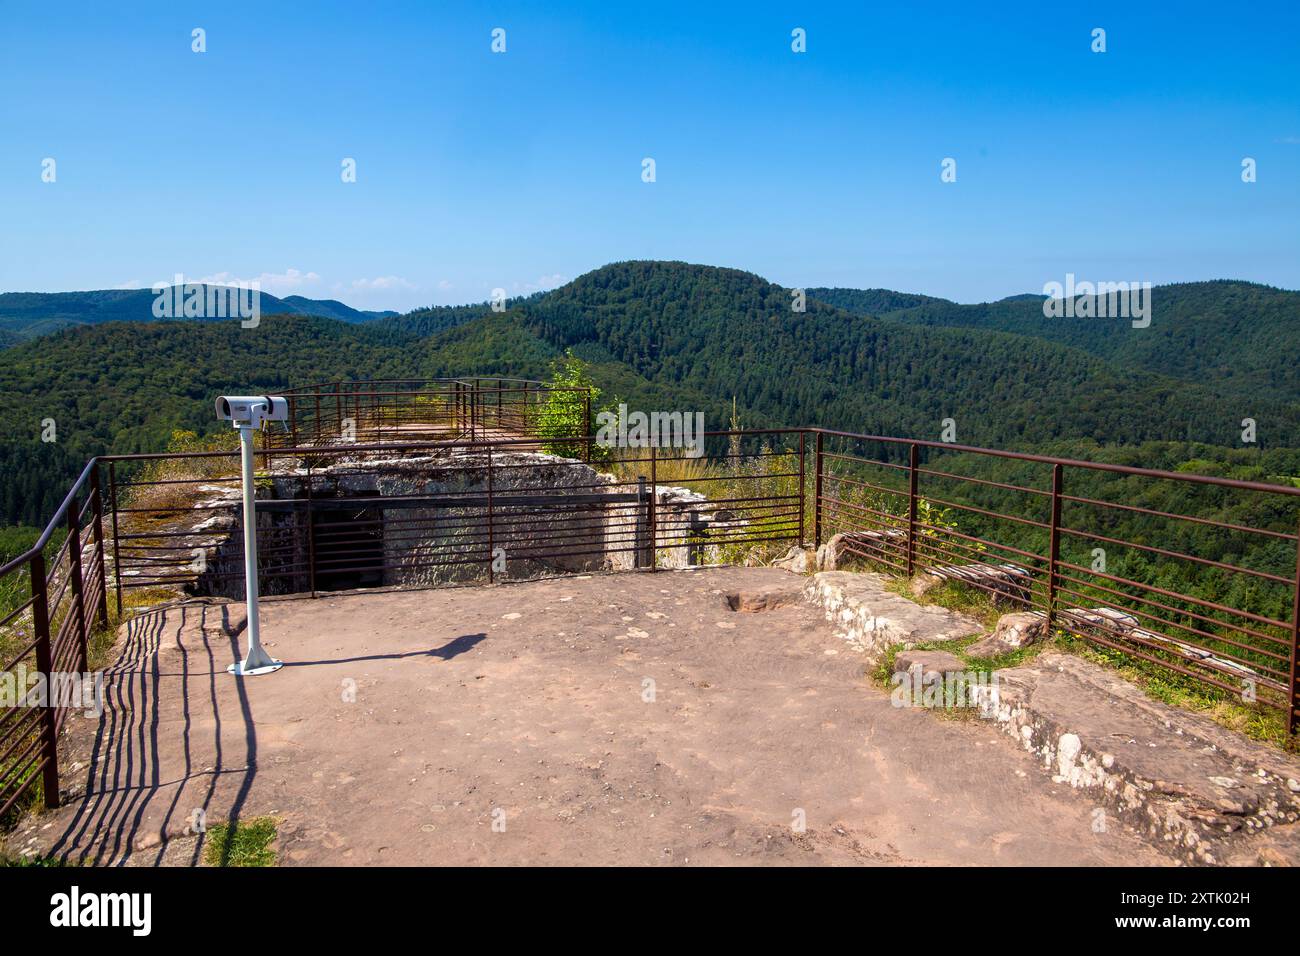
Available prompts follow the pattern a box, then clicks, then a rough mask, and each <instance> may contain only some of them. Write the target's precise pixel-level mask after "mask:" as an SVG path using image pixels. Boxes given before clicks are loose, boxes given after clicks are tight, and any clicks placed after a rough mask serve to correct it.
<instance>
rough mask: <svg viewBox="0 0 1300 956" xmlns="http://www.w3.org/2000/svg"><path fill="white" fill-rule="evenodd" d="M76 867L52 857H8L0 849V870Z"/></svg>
mask: <svg viewBox="0 0 1300 956" xmlns="http://www.w3.org/2000/svg"><path fill="white" fill-rule="evenodd" d="M77 865H78V864H76V863H69V862H68V861H67V860H60V859H59V858H58V857H54V856H10V855H9V854H8V853H6V852H5V851H4V850H3V849H0V869H3V868H4V867H7V866H12V867H26V868H28V869H55V868H58V867H65V866H77Z"/></svg>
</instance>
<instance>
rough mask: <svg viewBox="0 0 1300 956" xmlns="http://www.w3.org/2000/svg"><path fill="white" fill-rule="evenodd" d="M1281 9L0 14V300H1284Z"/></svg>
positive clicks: (97, 7)
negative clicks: (1133, 293)
mask: <svg viewBox="0 0 1300 956" xmlns="http://www.w3.org/2000/svg"><path fill="white" fill-rule="evenodd" d="M982 7H983V8H987V9H988V10H990V11H993V10H996V11H997V12H983V11H982V9H981V8H982ZM1298 11H1300V5H1298V4H1296V3H1295V2H1294V0H1292V2H1286V3H1261V4H1252V5H1242V4H1223V3H1215V4H1209V3H1205V4H1200V3H1196V4H1182V3H1166V4H1153V5H1150V6H1148V5H1146V4H1141V3H1121V4H1096V5H1094V4H1083V3H1070V4H1057V3H1053V2H1033V3H1023V4H1015V3H1002V4H994V3H988V4H981V5H965V4H954V5H948V4H945V3H935V2H928V3H908V2H904V3H889V4H871V3H854V4H844V5H809V4H793V3H791V4H784V5H765V4H761V3H745V4H735V5H734V6H726V5H714V4H707V3H699V2H695V3H689V4H672V3H663V2H660V0H654V2H649V3H627V4H624V3H614V2H601V3H590V4H574V3H569V4H565V3H562V2H561V3H555V4H541V3H538V4H528V5H522V4H509V3H501V4H489V5H484V6H483V7H482V8H480V7H478V6H476V5H469V4H450V5H447V4H433V3H382V2H380V3H370V2H348V3H311V4H307V3H303V4H301V5H299V8H298V9H297V10H296V11H291V9H290V8H289V5H282V4H271V3H258V4H253V3H248V4H245V3H232V2H222V3H211V4H203V3H198V4H191V3H178V2H171V3H157V4H151V3H131V4H126V5H118V4H108V3H102V2H95V3H70V4H59V5H57V6H55V7H47V6H39V5H34V4H30V3H24V4H19V3H13V2H7V0H5V2H0V24H2V26H0V224H2V226H0V291H60V290H72V289H89V288H108V287H115V286H125V285H140V286H148V285H151V284H152V283H154V282H157V281H162V280H167V279H170V278H171V277H172V276H173V275H174V274H176V273H178V272H179V273H183V274H184V275H186V276H187V277H189V278H204V277H211V276H221V275H224V276H227V277H231V278H245V279H247V278H256V277H259V276H265V279H264V280H263V288H265V289H266V290H267V291H271V292H274V293H277V294H290V293H293V292H298V293H300V294H304V295H309V296H314V297H337V298H340V299H343V300H344V301H346V302H349V303H351V304H354V305H358V306H361V307H369V308H401V309H405V308H410V307H414V306H418V305H424V304H429V303H435V302H436V303H452V302H465V301H481V300H483V299H484V298H486V297H487V295H488V294H489V290H490V289H492V288H493V287H495V286H501V287H504V288H506V289H508V290H509V291H510V292H511V293H516V292H527V291H531V290H533V289H535V288H538V287H546V286H549V285H553V284H555V283H557V282H560V281H563V280H567V279H570V278H573V277H574V276H577V275H580V274H582V273H583V272H586V271H588V270H590V269H593V268H596V267H598V266H600V265H602V264H604V263H606V262H610V261H614V260H619V259H629V258H663V259H684V260H687V261H691V262H701V263H709V264H714V265H726V266H734V267H738V268H743V269H747V270H750V271H753V272H757V273H758V274H760V275H763V276H765V277H767V278H769V279H771V280H773V281H775V282H779V283H782V284H784V285H788V286H815V285H844V286H859V287H877V286H883V287H887V288H894V289H901V290H905V291H914V292H925V293H929V294H934V295H942V296H947V297H950V298H955V299H958V300H959V301H980V300H985V299H996V298H1000V297H1002V296H1005V295H1009V294H1014V293H1019V292H1037V291H1041V289H1042V286H1043V284H1044V283H1045V282H1047V281H1049V280H1053V279H1055V280H1057V281H1061V280H1063V279H1064V276H1065V273H1066V272H1074V273H1076V275H1078V276H1079V278H1081V279H1092V280H1114V281H1119V280H1133V281H1143V280H1147V281H1152V282H1157V283H1160V282H1170V281H1182V280H1193V279H1205V278H1223V277H1228V278H1242V279H1251V280H1256V281H1261V282H1267V283H1271V284H1275V285H1281V286H1285V287H1287V288H1297V287H1300V12H1298ZM194 27H202V28H204V29H205V30H206V31H207V47H208V49H207V52H206V53H203V54H196V53H193V52H191V49H190V47H191V30H192V29H193V28H194ZM494 27H503V28H504V29H505V30H506V31H507V33H506V42H507V52H506V53H505V54H503V55H498V54H493V53H492V52H491V51H490V42H491V36H490V33H491V30H492V29H493V28H494ZM795 27H803V28H804V29H806V31H807V38H808V39H807V43H808V52H807V53H805V54H802V55H798V54H795V53H793V52H791V49H790V42H791V41H790V31H791V30H792V29H793V28H795ZM1094 27H1102V28H1104V29H1105V30H1106V32H1107V36H1106V40H1107V52H1106V53H1104V54H1094V53H1092V52H1091V50H1090V45H1091V42H1092V41H1091V31H1092V29H1093V28H1094ZM1247 156H1249V157H1253V158H1254V159H1256V160H1257V162H1258V182H1256V183H1254V184H1252V185H1246V184H1243V183H1242V181H1241V161H1242V158H1243V157H1247ZM46 157H52V158H54V159H55V160H56V162H57V181H56V182H55V183H53V184H46V183H42V182H41V163H42V160H43V159H44V158H46ZM344 157H353V158H355V159H356V161H357V174H358V181H357V182H356V183H355V184H344V183H342V182H341V181H340V175H339V174H340V163H341V161H342V160H343V158H344ZM643 157H653V158H654V159H655V160H656V163H657V177H658V181H657V182H655V183H653V184H646V183H643V182H642V181H641V161H642V158H643ZM945 157H952V158H954V159H956V160H957V182H955V183H951V184H946V183H942V182H941V181H940V176H939V173H940V163H941V161H942V160H943V159H944V158H945Z"/></svg>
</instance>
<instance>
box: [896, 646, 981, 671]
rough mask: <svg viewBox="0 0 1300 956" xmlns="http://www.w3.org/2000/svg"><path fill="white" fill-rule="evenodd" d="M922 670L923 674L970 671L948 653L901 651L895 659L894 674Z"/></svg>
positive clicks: (960, 660) (956, 657)
mask: <svg viewBox="0 0 1300 956" xmlns="http://www.w3.org/2000/svg"><path fill="white" fill-rule="evenodd" d="M913 668H920V672H921V673H922V674H933V673H938V674H957V673H964V672H965V671H967V670H969V668H968V667H967V666H966V663H965V662H964V661H963V660H962V659H961V658H960V657H958V656H957V655H956V654H949V653H948V652H947V651H899V652H898V654H897V655H896V656H895V657H894V673H895V674H902V673H904V672H905V671H910V670H912V669H913Z"/></svg>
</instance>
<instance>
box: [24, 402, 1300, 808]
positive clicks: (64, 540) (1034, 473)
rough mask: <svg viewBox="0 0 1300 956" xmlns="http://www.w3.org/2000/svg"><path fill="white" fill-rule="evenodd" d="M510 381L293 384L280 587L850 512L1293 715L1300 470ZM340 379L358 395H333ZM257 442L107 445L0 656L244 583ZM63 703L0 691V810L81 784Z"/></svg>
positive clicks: (564, 566) (628, 553)
mask: <svg viewBox="0 0 1300 956" xmlns="http://www.w3.org/2000/svg"><path fill="white" fill-rule="evenodd" d="M491 381H492V384H490V385H489V384H486V382H485V380H453V381H448V382H443V383H438V385H437V386H436V387H430V386H429V383H408V384H413V385H414V387H412V388H409V389H403V388H400V387H398V385H399V383H364V389H358V390H356V391H355V392H350V391H349V390H348V389H347V388H344V387H342V386H341V385H340V386H339V387H335V385H333V384H332V385H330V386H328V387H320V386H310V387H308V388H306V389H300V390H297V391H294V392H292V393H291V394H293V395H294V396H295V401H296V403H297V409H296V417H295V419H294V421H295V422H296V424H297V437H299V438H300V439H301V438H303V437H304V436H306V437H308V438H309V439H311V440H308V441H306V442H303V443H301V444H283V443H279V444H277V443H273V444H272V445H271V446H270V447H269V448H268V449H267V451H268V454H267V456H266V459H267V461H266V467H264V470H263V471H262V472H261V473H260V474H259V476H258V480H257V491H258V504H257V514H258V521H259V523H260V524H259V535H258V540H259V553H258V568H259V581H260V583H261V585H262V592H263V593H264V594H268V595H271V594H277V593H278V594H288V593H307V594H312V595H316V594H319V593H321V592H333V591H338V590H349V589H354V588H370V587H428V586H434V585H439V584H445V583H476V582H482V583H495V582H500V581H504V580H517V579H522V578H529V577H535V576H539V575H544V574H562V573H568V572H573V571H594V570H643V571H654V570H658V569H664V568H678V567H683V568H684V567H689V566H693V565H701V564H734V563H740V562H742V561H744V560H746V559H752V558H753V557H754V556H755V555H756V554H757V555H759V556H761V557H763V558H770V557H774V556H775V555H777V554H778V553H779V552H780V550H781V549H783V548H785V547H788V546H789V545H791V544H805V543H807V544H812V545H814V546H815V545H820V544H822V543H825V542H827V541H829V540H830V539H831V538H832V537H833V536H835V535H837V534H838V535H841V536H842V537H841V538H840V544H841V545H842V548H843V551H844V553H846V554H849V555H856V556H858V557H860V558H863V559H866V560H868V561H870V562H872V563H873V564H874V565H875V566H877V567H879V568H880V569H881V570H884V571H887V572H891V573H896V574H899V575H915V574H918V573H920V574H927V575H930V576H932V577H934V578H937V579H940V580H956V581H960V582H962V583H964V584H965V585H967V586H971V587H975V588H978V589H982V590H984V591H986V592H989V593H990V594H992V595H993V596H995V597H996V598H998V599H999V600H1001V601H1004V602H1007V603H1009V604H1011V605H1013V606H1020V607H1023V608H1026V609H1030V610H1034V611H1037V612H1038V613H1040V614H1042V615H1044V616H1045V617H1046V619H1047V620H1048V622H1049V623H1050V624H1051V626H1052V627H1054V628H1055V629H1057V630H1058V631H1062V632H1065V633H1068V634H1071V635H1073V636H1075V637H1077V638H1079V639H1082V640H1084V641H1087V642H1089V644H1091V645H1092V646H1093V647H1096V648H1099V649H1101V650H1103V651H1106V652H1110V653H1114V654H1117V655H1122V656H1123V658H1124V659H1126V660H1132V661H1139V662H1142V663H1143V664H1144V665H1148V666H1153V667H1159V668H1163V669H1164V670H1166V671H1168V672H1170V673H1171V674H1177V675H1181V677H1182V678H1185V679H1188V680H1195V681H1197V682H1200V683H1201V684H1203V685H1205V686H1207V687H1213V688H1218V689H1219V690H1221V691H1223V692H1225V693H1231V694H1233V695H1240V696H1243V697H1246V698H1247V699H1251V698H1252V697H1253V698H1257V699H1258V701H1259V702H1260V703H1262V704H1266V705H1270V706H1276V707H1280V708H1283V709H1284V710H1285V712H1286V713H1287V716H1288V727H1289V729H1290V730H1291V731H1292V732H1294V730H1295V724H1296V718H1297V716H1300V709H1298V707H1297V704H1298V697H1297V674H1296V667H1297V655H1296V651H1297V639H1298V637H1300V633H1298V624H1297V622H1298V621H1300V489H1297V488H1292V487H1289V486H1286V485H1282V484H1276V485H1275V484H1269V483H1264V482H1254V481H1240V480H1233V479H1227V478H1218V477H1212V476H1204V475H1194V474H1184V473H1176V472H1166V471H1157V470H1151V469H1143V468H1135V467H1129V466H1122V465H1110V464H1104V463H1098V462H1087V461H1077V460H1071V459H1063V458H1053V457H1048V456H1041V455H1031V454H1023V453H1018V452H1009V451H1001V450H996V449H985V448H975V447H968V446H961V445H954V444H945V443H941V442H930V441H909V440H905V439H896V438H890V437H887V436H872V435H864V434H857V433H850V432H842V431H831V430H826V429H778V430H771V431H742V432H710V433H708V434H707V435H706V436H705V438H706V445H707V449H708V453H707V454H706V455H705V456H704V457H703V458H695V457H692V456H691V455H689V454H688V453H686V452H685V451H683V450H680V449H662V448H660V449H656V448H642V449H625V450H622V451H617V452H613V453H611V452H610V450H609V449H605V448H603V447H601V445H600V443H599V442H598V441H597V440H596V439H595V438H594V437H592V436H590V435H565V436H562V438H559V437H557V436H553V435H552V436H549V437H548V436H543V435H539V434H537V433H536V426H537V424H538V418H537V416H536V415H535V414H534V413H533V412H532V411H528V412H524V411H520V409H532V408H535V407H536V406H537V405H538V404H540V403H541V402H542V401H544V399H538V398H536V397H533V396H534V395H535V394H538V393H536V392H535V391H534V390H532V389H531V387H530V386H531V385H533V384H535V383H510V382H507V381H506V380H501V383H500V384H497V382H496V380H491ZM526 386H527V387H526ZM516 392H518V393H519V394H525V393H526V394H528V395H529V397H528V398H527V399H522V398H521V399H519V400H518V402H516V401H514V400H512V399H511V398H510V397H509V396H510V395H511V394H513V393H516ZM395 394H400V395H402V396H403V397H402V398H401V399H400V400H399V399H396V398H394V395H395ZM430 394H431V395H432V396H433V398H432V399H431V400H430V401H429V404H428V405H426V406H425V410H426V411H427V410H428V409H430V408H434V407H435V405H436V408H437V412H436V414H435V415H434V417H435V424H434V425H433V426H431V427H430V428H429V430H428V432H427V433H426V432H423V431H421V425H422V423H420V422H419V421H416V420H414V419H413V418H412V419H410V420H409V424H410V425H412V426H413V427H411V428H409V429H407V428H402V427H400V425H401V423H402V421H403V420H402V418H401V415H402V414H405V413H404V412H399V411H398V409H400V408H403V407H406V406H404V404H403V403H407V405H409V406H410V407H413V408H419V407H420V405H419V404H417V400H418V399H419V397H420V396H422V395H424V396H427V395H430ZM325 396H330V397H331V398H333V399H336V400H337V405H336V406H335V408H336V410H335V411H334V412H332V413H330V414H325V413H324V411H322V413H321V414H320V415H317V414H316V412H315V409H316V402H317V399H320V398H323V397H325ZM408 396H409V398H408ZM498 397H499V398H500V399H501V401H500V402H499V403H498V402H497V398H498ZM444 400H445V401H444ZM581 400H582V399H581V396H579V397H578V398H576V399H575V401H581ZM588 400H589V399H588ZM345 401H347V402H352V405H351V409H352V410H353V411H355V410H356V409H357V408H360V409H361V413H360V414H361V418H362V419H365V417H366V414H367V412H366V409H368V408H371V409H386V410H385V411H383V412H377V413H376V415H375V417H374V419H372V421H373V431H370V432H366V431H362V432H361V434H363V435H364V434H373V435H375V436H376V437H378V436H379V435H382V437H383V440H382V441H368V442H346V441H342V440H339V439H338V438H337V436H334V435H332V434H330V432H331V429H332V428H333V427H335V426H336V425H338V424H339V421H340V418H339V415H338V412H337V409H338V408H339V407H341V406H343V405H344V402H345ZM358 402H359V403H360V404H359V405H358V404H357V403H358ZM367 403H369V404H367ZM327 404H329V403H323V404H322V409H324V407H325V405H327ZM308 408H310V409H311V414H307V412H306V411H305V409H308ZM582 416H583V417H582V418H581V421H589V420H590V409H589V407H586V406H584V408H583V412H582ZM344 417H346V416H344ZM529 426H531V427H533V428H534V431H533V432H528V431H527V427H529ZM521 428H522V429H524V431H523V434H514V432H516V430H517V429H521ZM290 435H291V436H292V435H293V432H292V431H291V432H290ZM413 435H414V436H417V437H416V438H414V439H413V438H411V437H410V436H413ZM430 436H432V437H430ZM548 449H549V450H550V451H556V450H559V451H562V452H563V454H550V453H548ZM236 456H237V453H235V452H219V451H211V452H186V453H165V454H154V455H112V456H104V457H102V458H97V459H94V460H92V461H91V462H89V463H88V464H87V466H86V468H85V469H84V470H83V472H82V473H81V475H80V476H79V477H78V479H77V480H76V482H74V484H73V486H72V488H71V489H70V491H69V492H68V495H67V496H66V498H65V499H64V501H63V503H62V505H61V506H60V507H59V509H58V510H57V511H56V513H55V515H54V517H53V519H52V520H51V522H50V524H49V525H48V526H47V527H46V529H45V530H44V532H43V533H42V534H41V536H40V538H39V539H38V540H37V542H36V543H35V544H34V545H33V547H32V548H30V549H29V550H28V551H27V552H26V553H24V554H23V555H20V556H19V557H17V558H15V559H14V560H12V561H10V562H8V563H7V564H5V565H4V566H3V567H0V672H3V674H4V675H14V674H16V673H17V672H18V671H20V670H23V669H26V670H27V671H28V672H29V673H33V674H44V675H47V677H48V675H50V674H53V673H59V672H66V671H80V670H84V668H85V667H86V666H87V662H88V647H89V645H90V642H91V639H92V635H93V634H94V633H95V631H96V630H97V629H99V628H106V627H108V626H109V624H110V622H111V619H110V616H109V598H110V596H111V597H112V599H113V607H114V609H115V610H116V612H117V613H116V617H117V619H119V620H120V619H121V617H122V615H123V612H124V610H129V606H130V605H131V604H132V603H134V602H132V601H131V600H130V598H131V596H132V595H138V596H141V597H145V598H147V599H148V600H149V601H155V600H158V599H159V598H160V596H162V597H165V596H166V595H174V596H183V595H186V594H215V595H225V596H229V597H232V598H238V597H241V596H242V574H243V572H242V565H243V554H242V540H243V539H242V528H240V526H239V521H240V520H242V519H241V516H240V509H239V506H238V501H239V483H238V477H237V475H238V463H237V457H236ZM1156 489H1164V490H1165V493H1164V494H1161V495H1158V496H1155V497H1153V495H1155V490H1156ZM1169 489H1176V491H1177V494H1170V493H1168V492H1169ZM1170 501H1172V502H1175V504H1173V505H1171V504H1169V503H1168V502H1170ZM155 592H157V593H155ZM66 715H67V708H60V707H33V706H16V707H5V708H3V709H0V816H3V815H4V814H5V813H7V812H9V811H10V809H11V808H13V807H14V806H15V805H16V804H17V803H18V801H19V800H21V799H22V798H23V796H24V794H28V793H30V792H32V790H33V788H35V787H36V786H37V785H38V783H39V785H40V788H41V790H42V792H43V796H44V800H45V802H46V804H47V805H49V806H54V805H57V802H58V798H59V797H58V757H59V748H58V737H59V732H60V730H61V728H62V727H63V725H64V722H65V719H66Z"/></svg>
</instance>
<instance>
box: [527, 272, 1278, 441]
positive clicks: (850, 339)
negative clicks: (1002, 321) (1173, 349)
mask: <svg viewBox="0 0 1300 956" xmlns="http://www.w3.org/2000/svg"><path fill="white" fill-rule="evenodd" d="M927 307H929V306H922V307H920V308H927ZM520 311H521V312H523V314H524V315H525V317H526V318H525V321H526V323H527V325H528V327H529V328H530V329H531V330H532V331H533V332H534V333H536V334H537V335H538V336H539V337H540V338H543V339H545V340H546V341H548V342H551V343H552V344H554V345H556V346H559V347H567V346H573V345H578V344H583V343H592V344H596V345H598V346H600V347H601V348H603V349H605V350H607V351H608V353H609V354H610V355H611V356H612V357H613V358H614V359H616V360H618V361H620V362H623V363H625V364H627V365H628V366H630V367H631V368H633V369H635V370H636V371H638V372H640V373H641V374H642V375H644V376H645V377H647V378H649V379H651V380H654V381H659V382H666V383H667V382H671V383H680V384H687V385H690V386H692V387H693V388H695V389H696V390H698V391H701V392H705V393H710V394H735V395H736V396H738V398H739V400H740V402H741V404H742V405H743V406H744V407H746V408H751V409H754V410H756V411H761V412H763V413H765V414H771V415H773V416H776V417H779V418H780V419H781V420H783V421H785V422H788V423H792V424H806V423H816V424H824V425H828V426H832V427H841V428H849V429H855V430H867V431H879V432H882V433H888V434H902V435H918V436H923V437H936V436H938V434H939V431H940V427H941V426H940V422H941V420H942V419H944V418H953V419H954V420H955V421H956V423H957V434H958V440H959V441H962V442H970V443H974V444H985V445H999V446H1006V447H1026V446H1029V445H1034V444H1037V443H1040V442H1044V441H1053V440H1057V439H1076V438H1091V439H1094V440H1096V441H1098V442H1102V443H1105V444H1129V443H1133V442H1141V441H1147V440H1175V439H1176V440H1193V441H1204V442H1209V443H1211V444H1222V445H1231V444H1234V443H1236V442H1238V439H1239V432H1240V420H1241V418H1242V417H1243V415H1244V414H1245V413H1244V412H1243V409H1242V408H1241V407H1240V406H1239V405H1237V404H1235V403H1234V402H1233V401H1230V400H1226V398H1225V395H1224V394H1223V393H1222V392H1221V391H1220V390H1219V388H1218V385H1217V384H1216V383H1213V382H1211V383H1208V384H1193V383H1188V382H1183V381H1178V380H1175V379H1173V378H1170V377H1166V376H1162V375H1157V374H1154V373H1152V372H1150V371H1146V370H1140V369H1135V368H1124V367H1118V366H1116V365H1114V364H1111V363H1109V362H1107V361H1104V360H1103V359H1101V358H1098V357H1096V356H1093V355H1090V354H1087V353H1086V352H1084V351H1082V350H1080V349H1076V348H1070V347H1066V346H1063V345H1060V344H1056V343H1052V342H1046V341H1038V340H1034V339H1030V338H1028V337H1026V336H1023V335H1015V334H1010V333H1005V332H997V331H987V330H983V329H969V328H935V327H928V326H924V325H918V324H907V323H901V322H897V321H889V320H882V319H875V318H871V317H868V316H856V315H852V314H850V313H848V312H846V311H843V310H840V309H836V308H832V307H830V306H828V305H825V304H823V303H820V302H817V301H815V300H811V299H810V300H809V301H808V303H807V311H806V312H804V313H797V312H794V311H792V309H791V296H790V292H789V290H787V289H783V288H781V287H779V286H775V285H772V284H771V283H769V282H766V281H765V280H763V279H761V278H759V277H758V276H755V275H752V274H749V273H745V272H739V271H736V270H731V269H717V268H712V267H708V266H695V265H687V264H684V263H671V262H624V263H616V264H614V265H610V266H606V267H604V268H602V269H598V270H596V271H595V272H592V273H589V274H587V275H584V276H581V277H580V278H578V279H576V280H574V281H573V282H571V283H569V284H568V285H566V286H563V287H562V288H559V289H556V290H555V291H553V292H550V293H548V294H546V295H545V296H542V297H541V298H538V299H536V300H531V301H529V302H527V303H524V304H523V305H522V306H520ZM1040 314H1041V312H1040ZM1251 410H1252V411H1253V412H1256V414H1253V415H1252V416H1251V417H1254V418H1256V419H1257V421H1258V422H1260V423H1261V424H1260V430H1261V435H1263V432H1264V431H1265V430H1267V432H1268V434H1267V436H1266V437H1264V438H1263V440H1264V441H1265V442H1269V443H1273V444H1286V445H1296V444H1300V408H1298V407H1297V406H1296V405H1295V404H1288V403H1287V402H1285V401H1280V400H1274V399H1272V398H1271V397H1270V396H1269V395H1268V394H1267V393H1260V394H1258V395H1257V396H1256V400H1255V402H1254V403H1253V404H1252V406H1251ZM1264 423H1267V426H1265V425H1264Z"/></svg>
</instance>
